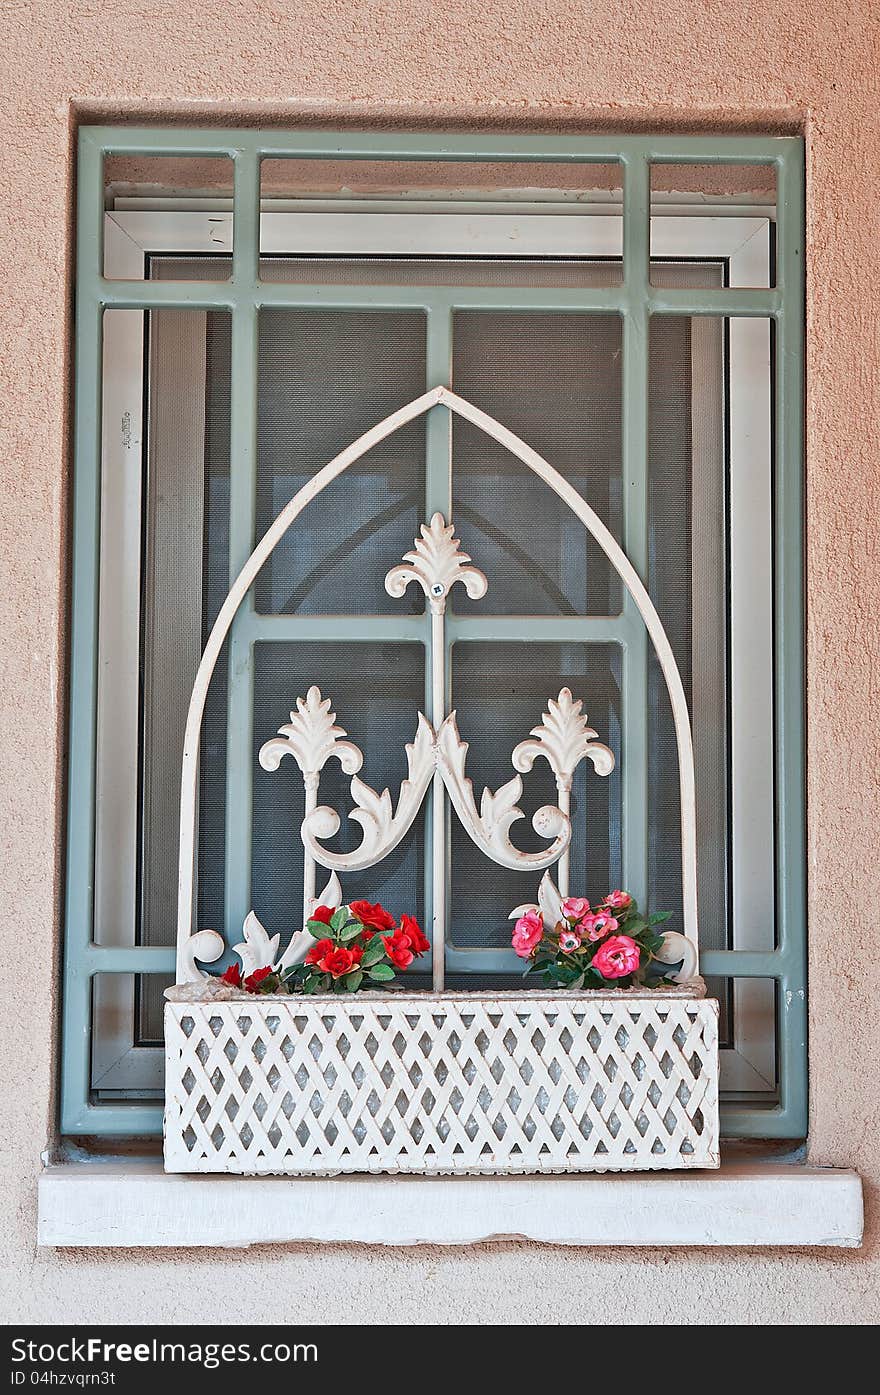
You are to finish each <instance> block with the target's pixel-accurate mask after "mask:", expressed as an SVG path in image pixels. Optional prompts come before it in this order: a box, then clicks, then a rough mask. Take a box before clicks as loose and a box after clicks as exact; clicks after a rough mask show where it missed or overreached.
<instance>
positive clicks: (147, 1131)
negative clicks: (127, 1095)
mask: <svg viewBox="0 0 880 1395" xmlns="http://www.w3.org/2000/svg"><path fill="white" fill-rule="evenodd" d="M162 1114H163V1109H162V1105H161V1104H137V1103H135V1102H134V1101H132V1102H131V1103H130V1104H127V1103H124V1102H122V1103H114V1104H82V1105H80V1106H79V1107H78V1108H76V1109H74V1110H72V1111H71V1113H70V1114H69V1115H68V1116H67V1122H66V1126H65V1129H64V1132H65V1133H66V1134H71V1135H73V1136H76V1135H80V1136H85V1135H101V1136H103V1137H105V1138H155V1137H157V1136H158V1137H159V1138H161V1137H162Z"/></svg>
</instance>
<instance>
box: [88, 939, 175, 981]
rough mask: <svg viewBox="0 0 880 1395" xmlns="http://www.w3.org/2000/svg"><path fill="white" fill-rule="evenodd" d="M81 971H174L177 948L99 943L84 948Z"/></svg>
mask: <svg viewBox="0 0 880 1395" xmlns="http://www.w3.org/2000/svg"><path fill="white" fill-rule="evenodd" d="M81 965H82V972H83V973H85V974H88V975H90V976H91V975H94V974H173V973H174V949H173V947H171V946H165V945H96V944H91V945H89V946H88V948H87V949H86V950H85V952H84V954H83V956H82V960H81Z"/></svg>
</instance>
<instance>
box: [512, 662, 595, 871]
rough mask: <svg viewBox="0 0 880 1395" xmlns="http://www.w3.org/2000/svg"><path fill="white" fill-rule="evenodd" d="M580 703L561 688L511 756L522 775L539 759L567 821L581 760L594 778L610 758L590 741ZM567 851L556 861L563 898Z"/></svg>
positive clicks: (589, 729)
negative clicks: (549, 773)
mask: <svg viewBox="0 0 880 1395" xmlns="http://www.w3.org/2000/svg"><path fill="white" fill-rule="evenodd" d="M583 705H584V704H583V703H582V702H581V700H580V699H579V698H578V699H575V698H573V697H572V695H571V689H570V688H562V689H561V690H560V693H559V697H558V698H556V699H555V701H554V699H553V698H550V701H549V702H548V703H547V711H546V712H545V713H544V714H543V716H542V717H541V721H540V723H539V724H538V726H536V727H532V730H531V733H530V734H531V736H533V737H534V738H535V739H534V740H533V741H521V742H520V743H519V745H518V746H517V747H516V749H515V750H514V752H513V767H514V769H515V770H521V771H522V772H523V773H524V774H525V773H526V772H527V771H529V770H531V768H532V766H533V765H534V763H535V761H536V759H537V758H538V756H543V757H544V759H545V760H546V761H547V764H548V765H549V766H550V769H551V770H552V771H553V774H554V776H555V778H556V790H557V793H558V795H559V807H560V809H561V810H562V812H563V813H564V814H565V815H566V817H568V815H569V814H570V812H571V782H572V777H573V775H574V772H575V771H576V770H577V768H578V766H579V765H580V763H581V761H582V760H591V761H592V762H593V769H594V770H595V771H596V774H597V775H610V774H611V772H612V770H613V769H614V755H613V752H612V751H611V749H610V748H609V747H608V746H604V745H603V744H602V742H601V741H597V740H595V739H594V738H595V737H598V735H599V733H598V732H597V731H594V730H593V728H592V727H591V726H590V724H589V722H588V720H587V716H586V713H585V712H584V711H583ZM570 865H571V853H570V849H569V848H566V849H565V851H564V852H563V853H562V856H561V857H560V859H559V888H560V891H561V892H562V895H563V896H567V895H568V893H569V884H568V883H569V869H570Z"/></svg>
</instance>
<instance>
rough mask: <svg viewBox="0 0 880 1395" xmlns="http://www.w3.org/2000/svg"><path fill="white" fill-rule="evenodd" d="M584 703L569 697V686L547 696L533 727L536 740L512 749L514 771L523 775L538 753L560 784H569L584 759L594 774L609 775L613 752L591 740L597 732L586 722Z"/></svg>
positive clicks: (565, 785) (525, 742) (612, 762)
mask: <svg viewBox="0 0 880 1395" xmlns="http://www.w3.org/2000/svg"><path fill="white" fill-rule="evenodd" d="M583 705H584V704H583V702H582V701H581V700H580V698H577V699H575V698H573V697H572V695H571V689H570V688H562V689H561V690H560V693H559V697H558V698H556V699H554V698H550V700H549V702H548V703H547V711H546V712H545V713H543V715H542V717H541V721H540V723H539V724H538V726H536V727H532V730H531V736H532V737H534V738H535V739H534V740H526V741H521V742H520V743H519V745H518V746H517V747H515V748H514V752H513V755H512V757H511V760H512V761H513V768H514V770H519V771H520V772H521V773H522V774H526V772H527V771H529V770H531V768H532V766H533V765H534V763H535V761H536V760H537V758H538V756H543V757H544V759H545V760H546V761H547V764H548V765H549V766H550V768H551V770H552V771H553V774H554V775H555V776H556V780H557V783H558V784H560V786H564V787H568V788H570V787H571V777H572V775H573V774H574V772H575V770H576V769H577V767H578V766H579V765H580V763H581V761H582V760H584V759H588V760H591V761H592V762H593V768H594V770H595V771H596V774H597V775H610V774H611V771H612V770H613V769H614V753H613V751H611V750H610V749H609V747H608V746H605V745H603V743H602V742H601V741H596V740H594V738H595V737H597V736H598V735H599V733H598V732H597V731H594V730H593V728H592V727H591V726H590V725H589V722H588V719H587V715H586V713H585V712H584V711H583Z"/></svg>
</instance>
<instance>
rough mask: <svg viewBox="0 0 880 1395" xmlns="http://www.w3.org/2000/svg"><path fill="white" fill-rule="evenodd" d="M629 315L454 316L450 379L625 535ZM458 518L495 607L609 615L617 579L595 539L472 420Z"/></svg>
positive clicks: (465, 438)
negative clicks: (624, 363) (625, 338)
mask: <svg viewBox="0 0 880 1395" xmlns="http://www.w3.org/2000/svg"><path fill="white" fill-rule="evenodd" d="M620 351H621V321H620V318H619V316H617V315H580V314H573V313H566V314H542V313H529V314H516V313H512V312H505V313H503V314H496V313H487V312H482V311H481V312H477V311H467V312H464V313H461V312H460V313H458V314H457V315H456V316H455V332H454V339H453V387H454V388H455V391H456V392H457V393H459V394H460V396H462V397H464V398H466V399H467V400H468V401H469V402H473V403H474V404H475V405H476V406H478V407H481V408H483V410H484V411H487V412H489V413H490V414H491V415H492V416H493V417H496V418H497V419H498V420H499V421H500V422H503V423H504V425H505V426H509V427H510V428H511V429H512V430H514V431H515V432H516V433H517V434H518V435H520V436H522V438H523V439H524V440H525V441H526V442H527V443H528V444H529V445H530V446H533V447H534V449H535V450H537V451H539V452H540V454H541V455H543V456H544V457H545V458H546V459H547V460H548V461H549V462H550V463H551V464H552V465H553V467H554V468H555V469H557V470H558V471H559V472H560V474H562V475H563V476H564V477H565V478H566V479H567V480H568V481H569V482H570V483H571V484H572V485H574V487H575V489H576V490H577V491H578V493H580V494H582V495H583V496H584V498H586V499H588V500H589V502H590V503H591V505H592V506H593V508H594V509H595V510H596V512H597V513H598V514H599V517H600V518H602V519H603V520H604V522H606V523H607V525H608V527H609V528H610V529H611V531H612V533H614V535H615V536H616V537H617V538H618V540H620V538H621V530H622V522H623V520H622V486H621V455H620V446H621V419H622V418H621V380H620V372H621V367H620V366H621V352H620ZM453 442H454V445H453V476H452V478H453V495H452V502H453V516H454V518H455V521H456V524H457V526H458V528H459V531H460V534H461V539H462V543H463V545H464V546H465V548H466V549H467V551H468V552H469V553H470V554H471V556H472V557H475V558H477V559H478V561H479V565H480V567H481V568H482V569H483V571H484V572H485V573H486V575H487V576H488V578H489V593H488V595H487V597H486V599H485V600H482V601H470V600H468V598H467V597H462V596H460V595H458V594H454V595H453V597H452V605H453V608H454V609H455V610H457V611H460V612H462V613H464V614H467V613H473V612H475V611H476V610H477V609H479V610H480V611H481V612H482V613H484V614H485V613H486V612H487V611H488V612H489V613H492V614H496V615H516V614H520V615H559V614H563V615H587V614H598V615H610V614H616V613H617V612H618V611H619V610H620V595H621V593H620V585H619V582H618V579H617V576H616V574H615V573H614V571H613V568H612V567H611V566H610V565H609V563H608V561H607V560H606V558H605V555H604V553H603V552H602V550H601V548H600V547H599V546H598V544H597V543H595V542H594V541H593V539H592V538H590V537H589V536H588V535H587V534H586V532H585V530H584V528H583V526H582V524H580V523H579V522H578V520H577V519H576V518H575V516H574V514H573V513H572V512H571V510H570V509H569V508H567V506H566V505H565V504H563V503H562V501H561V500H560V499H558V498H557V497H556V495H555V494H553V493H552V491H551V490H549V489H547V488H546V487H545V486H544V485H542V484H540V483H539V482H538V481H536V479H535V476H534V474H533V473H532V471H531V470H530V469H529V468H528V466H526V465H524V464H523V463H522V462H521V461H520V460H517V459H516V457H515V456H513V455H511V453H510V452H509V451H508V450H506V449H505V448H504V446H502V445H500V444H499V443H498V442H496V441H493V440H491V439H490V438H489V437H488V436H486V435H485V433H484V432H482V431H480V430H479V429H478V428H477V427H475V426H473V425H472V424H471V423H470V422H466V421H462V420H460V419H457V420H456V421H455V422H454V426H453Z"/></svg>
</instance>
